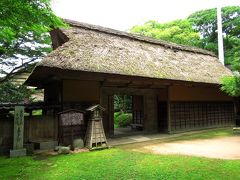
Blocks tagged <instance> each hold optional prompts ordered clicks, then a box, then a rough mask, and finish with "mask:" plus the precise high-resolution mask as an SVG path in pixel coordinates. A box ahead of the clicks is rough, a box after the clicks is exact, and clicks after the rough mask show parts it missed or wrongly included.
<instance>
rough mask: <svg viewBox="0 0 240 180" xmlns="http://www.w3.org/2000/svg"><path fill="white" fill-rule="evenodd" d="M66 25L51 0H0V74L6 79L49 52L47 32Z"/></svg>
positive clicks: (1, 80) (2, 79) (49, 40)
mask: <svg viewBox="0 0 240 180" xmlns="http://www.w3.org/2000/svg"><path fill="white" fill-rule="evenodd" d="M61 26H65V24H64V23H63V22H62V20H61V19H59V18H58V17H56V16H55V15H54V14H53V12H52V10H51V8H50V0H3V1H0V66H1V67H2V68H1V69H0V75H1V76H4V78H1V79H0V82H3V81H6V80H7V79H8V78H10V77H11V76H12V75H14V74H16V73H18V72H22V71H23V70H24V69H25V68H26V67H27V66H28V65H29V64H32V63H34V62H36V61H37V60H38V59H39V58H41V57H43V56H44V55H46V54H47V53H48V52H50V51H51V50H52V49H51V46H50V44H51V39H50V36H49V33H48V32H49V31H50V30H51V29H53V28H57V27H61Z"/></svg>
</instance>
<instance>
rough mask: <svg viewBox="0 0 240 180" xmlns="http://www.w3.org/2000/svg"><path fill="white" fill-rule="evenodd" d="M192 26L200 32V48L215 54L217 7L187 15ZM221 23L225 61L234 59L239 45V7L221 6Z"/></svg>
mask: <svg viewBox="0 0 240 180" xmlns="http://www.w3.org/2000/svg"><path fill="white" fill-rule="evenodd" d="M188 20H189V21H190V22H191V23H192V24H193V27H194V28H195V29H196V30H197V31H198V32H200V34H201V43H200V44H199V45H200V46H199V47H201V48H204V49H207V50H210V51H213V52H215V53H216V54H217V51H218V46H217V38H218V35H217V9H216V8H214V9H208V10H202V11H198V12H195V13H193V14H192V15H190V16H189V17H188ZM222 23H223V33H224V36H225V37H224V51H225V63H226V64H231V62H233V61H235V60H234V58H235V56H234V54H235V52H236V51H237V49H236V47H238V46H240V42H239V38H240V7H239V6H229V7H223V8H222Z"/></svg>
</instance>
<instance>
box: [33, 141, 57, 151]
mask: <svg viewBox="0 0 240 180" xmlns="http://www.w3.org/2000/svg"><path fill="white" fill-rule="evenodd" d="M34 144H35V147H36V149H40V150H50V149H54V148H55V147H56V146H57V144H58V143H57V141H54V140H48V141H38V142H34Z"/></svg>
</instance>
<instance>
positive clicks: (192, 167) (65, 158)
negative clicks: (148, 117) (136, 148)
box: [0, 130, 240, 180]
mask: <svg viewBox="0 0 240 180" xmlns="http://www.w3.org/2000/svg"><path fill="white" fill-rule="evenodd" d="M220 132H221V133H220ZM224 133H226V134H225V135H226V136H227V135H228V134H229V133H228V130H221V131H219V130H218V131H215V133H207V132H205V136H204V133H201V135H200V134H199V135H198V137H197V138H200V137H202V138H206V136H207V135H206V134H208V138H209V137H212V136H213V135H214V136H216V135H219V136H220V134H221V136H224ZM239 167H240V161H239V160H218V159H208V158H200V157H191V156H180V155H156V154H148V153H139V152H133V151H130V150H124V149H119V148H112V149H107V150H102V151H92V152H83V153H79V154H69V155H59V156H49V157H45V156H44V157H41V156H33V157H24V158H12V159H10V158H6V157H0V179H1V180H2V179H148V180H149V179H234V180H235V179H240V168H239Z"/></svg>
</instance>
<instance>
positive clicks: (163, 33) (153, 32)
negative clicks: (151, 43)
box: [130, 20, 200, 46]
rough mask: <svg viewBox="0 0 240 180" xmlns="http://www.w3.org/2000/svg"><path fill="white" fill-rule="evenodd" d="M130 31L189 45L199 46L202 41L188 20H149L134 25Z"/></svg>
mask: <svg viewBox="0 0 240 180" xmlns="http://www.w3.org/2000/svg"><path fill="white" fill-rule="evenodd" d="M130 32H132V33H136V34H140V35H144V36H150V37H153V38H155V39H161V40H165V41H170V42H174V43H178V44H184V45H189V46H199V42H200V34H199V33H198V32H197V30H195V29H194V28H193V26H192V24H191V22H190V21H188V20H176V21H172V22H169V23H163V24H161V23H158V22H157V21H148V22H146V23H145V24H143V25H136V26H134V27H133V28H131V29H130Z"/></svg>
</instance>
